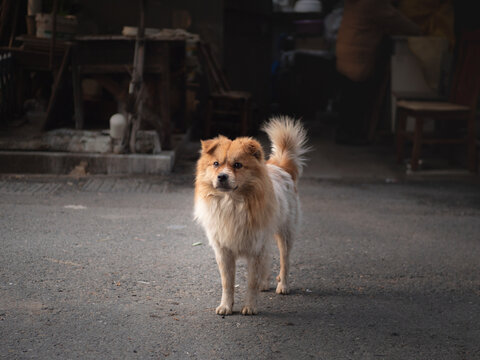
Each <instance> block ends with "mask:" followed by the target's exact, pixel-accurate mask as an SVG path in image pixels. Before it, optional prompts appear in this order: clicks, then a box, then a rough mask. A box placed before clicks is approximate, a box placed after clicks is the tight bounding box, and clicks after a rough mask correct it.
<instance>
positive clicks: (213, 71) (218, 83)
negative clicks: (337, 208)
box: [199, 41, 231, 93]
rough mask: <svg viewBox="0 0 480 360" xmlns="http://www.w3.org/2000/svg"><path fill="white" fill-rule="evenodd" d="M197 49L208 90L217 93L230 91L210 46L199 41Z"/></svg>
mask: <svg viewBox="0 0 480 360" xmlns="http://www.w3.org/2000/svg"><path fill="white" fill-rule="evenodd" d="M199 47H200V53H201V55H202V58H203V65H204V68H205V72H206V74H207V80H208V83H209V86H210V90H211V91H212V92H219V93H225V92H227V91H229V90H231V89H230V85H229V84H228V81H227V79H226V77H225V75H224V73H223V72H222V69H221V67H220V64H219V62H218V61H217V59H216V58H215V56H214V55H213V53H212V49H211V47H210V45H209V44H208V43H205V42H203V41H201V42H200V44H199Z"/></svg>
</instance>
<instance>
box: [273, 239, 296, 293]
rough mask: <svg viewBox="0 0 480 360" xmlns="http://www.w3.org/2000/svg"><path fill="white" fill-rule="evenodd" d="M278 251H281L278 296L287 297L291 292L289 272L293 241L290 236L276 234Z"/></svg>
mask: <svg viewBox="0 0 480 360" xmlns="http://www.w3.org/2000/svg"><path fill="white" fill-rule="evenodd" d="M275 240H276V241H277V245H278V250H279V251H280V273H279V274H278V276H277V282H278V284H277V290H276V291H275V292H276V293H277V294H283V295H286V294H288V293H289V292H290V289H289V288H288V271H289V268H290V250H291V248H292V239H291V235H290V234H279V233H277V234H275Z"/></svg>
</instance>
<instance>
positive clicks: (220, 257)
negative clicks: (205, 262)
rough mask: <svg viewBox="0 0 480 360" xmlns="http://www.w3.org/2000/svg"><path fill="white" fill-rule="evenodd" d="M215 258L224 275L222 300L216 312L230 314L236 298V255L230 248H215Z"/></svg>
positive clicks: (222, 275) (221, 274) (221, 273)
mask: <svg viewBox="0 0 480 360" xmlns="http://www.w3.org/2000/svg"><path fill="white" fill-rule="evenodd" d="M215 258H216V259H217V264H218V270H219V271H220V276H221V277H222V300H221V301H220V305H219V306H218V307H217V309H216V310H215V312H216V313H217V314H218V315H230V314H231V313H232V309H233V299H234V286H235V257H234V256H233V254H232V252H231V251H229V250H225V249H215Z"/></svg>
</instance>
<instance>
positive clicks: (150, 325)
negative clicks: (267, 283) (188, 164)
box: [0, 174, 480, 359]
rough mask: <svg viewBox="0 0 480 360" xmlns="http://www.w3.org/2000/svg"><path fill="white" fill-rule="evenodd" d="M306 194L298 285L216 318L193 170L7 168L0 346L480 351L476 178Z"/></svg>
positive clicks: (2, 349) (337, 185)
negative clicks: (146, 173)
mask: <svg viewBox="0 0 480 360" xmlns="http://www.w3.org/2000/svg"><path fill="white" fill-rule="evenodd" d="M300 192H301V198H302V201H303V209H304V224H303V228H302V230H301V234H300V236H299V238H298V240H297V242H296V244H295V247H294V250H293V256H292V267H291V279H292V288H293V291H292V293H291V294H290V295H288V296H279V295H276V294H275V293H274V288H273V283H272V290H271V291H269V292H265V293H262V294H261V296H260V304H259V310H260V313H259V314H258V315H257V316H248V317H245V316H242V315H240V314H239V310H240V308H241V304H242V299H243V298H244V295H245V266H244V265H241V266H240V267H239V269H238V271H237V274H238V275H237V276H238V280H237V283H238V285H239V286H238V288H237V293H236V304H235V309H234V310H235V313H234V315H233V316H228V317H221V316H218V315H215V311H214V309H215V307H216V306H217V304H218V301H219V299H220V280H219V275H218V272H217V268H216V264H215V260H214V256H213V252H212V251H211V249H210V248H209V247H208V246H207V245H206V238H205V236H204V234H203V232H202V230H201V229H200V227H198V226H197V225H195V224H194V223H193V222H192V216H191V214H192V195H193V187H192V178H191V176H189V175H185V174H183V175H182V174H179V175H178V174H173V175H172V176H169V177H163V178H160V177H151V178H113V177H86V178H82V179H74V178H69V177H45V176H43V177H32V176H30V177H5V176H4V177H1V178H0V227H1V232H0V247H1V248H0V358H5V359H150V358H153V359H164V358H167V359H273V358H275V359H277V358H278V359H310V358H311V359H480V262H479V258H480V186H479V185H478V183H474V182H465V181H462V182H442V181H418V182H397V183H395V182H393V183H391V182H390V181H388V182H385V181H377V180H375V181H353V180H351V181H349V180H321V179H315V178H305V179H303V180H302V182H301V185H300ZM198 242H201V243H202V244H200V245H198V244H196V246H194V245H193V244H195V243H198ZM274 271H278V257H277V256H275V263H274Z"/></svg>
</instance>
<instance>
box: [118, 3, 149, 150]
mask: <svg viewBox="0 0 480 360" xmlns="http://www.w3.org/2000/svg"><path fill="white" fill-rule="evenodd" d="M139 5H140V23H139V26H138V29H137V38H136V41H135V53H134V57H133V71H132V80H131V81H130V85H129V87H128V95H129V98H130V99H129V101H130V105H131V106H130V109H129V111H128V114H127V126H126V128H125V133H124V136H123V139H122V148H123V151H125V152H126V151H127V150H130V152H132V153H135V142H136V132H137V130H138V129H139V128H140V121H141V119H142V109H143V99H141V97H142V94H143V92H142V91H140V89H141V88H142V83H143V66H144V61H145V0H139Z"/></svg>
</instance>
